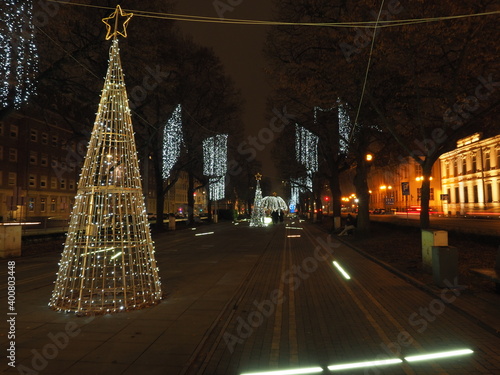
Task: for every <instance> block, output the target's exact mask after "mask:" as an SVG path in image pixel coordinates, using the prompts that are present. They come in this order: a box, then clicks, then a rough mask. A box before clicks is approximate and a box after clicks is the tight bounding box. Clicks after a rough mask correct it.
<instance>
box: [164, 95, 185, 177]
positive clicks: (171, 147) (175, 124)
mask: <svg viewBox="0 0 500 375" xmlns="http://www.w3.org/2000/svg"><path fill="white" fill-rule="evenodd" d="M181 145H182V107H181V105H180V104H179V105H178V106H177V107H176V108H175V110H174V112H173V113H172V116H170V118H169V119H168V121H167V124H166V125H165V128H164V130H163V178H164V179H165V180H166V179H167V178H169V177H170V173H171V172H172V168H173V167H174V165H175V163H177V160H178V159H179V156H180V154H181Z"/></svg>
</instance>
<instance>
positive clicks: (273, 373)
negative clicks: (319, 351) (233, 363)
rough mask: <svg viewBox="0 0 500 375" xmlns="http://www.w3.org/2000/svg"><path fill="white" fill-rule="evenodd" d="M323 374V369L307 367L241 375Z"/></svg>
mask: <svg viewBox="0 0 500 375" xmlns="http://www.w3.org/2000/svg"><path fill="white" fill-rule="evenodd" d="M320 372H323V369H322V368H321V367H306V368H298V369H290V370H278V371H264V372H246V373H244V374H241V375H301V374H317V373H320Z"/></svg>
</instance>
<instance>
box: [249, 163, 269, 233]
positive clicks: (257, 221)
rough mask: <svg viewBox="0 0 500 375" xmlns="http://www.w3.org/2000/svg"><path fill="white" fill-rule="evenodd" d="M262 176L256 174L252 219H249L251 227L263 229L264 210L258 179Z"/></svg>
mask: <svg viewBox="0 0 500 375" xmlns="http://www.w3.org/2000/svg"><path fill="white" fill-rule="evenodd" d="M261 178H262V175H261V174H260V173H257V174H256V175H255V180H256V181H257V183H256V187H255V199H254V201H253V210H252V218H251V219H250V226H251V227H265V226H266V224H265V223H264V217H265V215H264V208H263V207H262V190H261V188H260V179H261Z"/></svg>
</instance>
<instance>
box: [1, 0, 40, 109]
mask: <svg viewBox="0 0 500 375" xmlns="http://www.w3.org/2000/svg"><path fill="white" fill-rule="evenodd" d="M3 8H4V9H3V10H2V15H0V24H1V25H2V28H1V29H0V55H1V56H0V72H1V75H2V77H3V82H1V87H0V105H1V106H2V107H6V106H7V105H9V104H10V102H12V103H13V105H14V107H15V108H19V107H20V106H21V105H22V104H23V103H25V102H27V101H28V99H29V97H30V96H31V95H33V94H34V93H35V74H36V72H37V71H38V52H37V48H36V44H35V38H34V26H33V1H31V0H28V1H26V0H5V1H4V6H3Z"/></svg>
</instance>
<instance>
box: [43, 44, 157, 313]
mask: <svg viewBox="0 0 500 375" xmlns="http://www.w3.org/2000/svg"><path fill="white" fill-rule="evenodd" d="M160 300H161V285H160V278H159V276H158V267H157V265H156V260H155V257H154V246H153V241H152V240H151V233H150V229H149V224H148V220H147V214H146V209H145V205H144V197H143V195H142V184H141V177H140V172H139V163H138V157H137V150H136V146H135V140H134V135H133V128H132V121H131V116H130V109H129V106H128V99H127V93H126V88H125V82H124V79H123V71H122V67H121V61H120V55H119V48H118V39H116V37H115V39H114V40H113V42H112V45H111V48H110V54H109V66H108V72H107V75H106V80H105V83H104V88H103V90H102V94H101V101H100V104H99V110H98V113H97V117H96V120H95V123H94V128H93V130H92V135H91V138H90V143H89V146H88V150H87V155H86V156H85V161H84V165H83V168H82V172H81V175H80V180H79V183H78V191H77V196H76V197H75V205H74V207H73V212H72V213H71V217H70V225H69V230H68V235H67V238H66V243H65V245H64V250H63V254H62V258H61V262H60V263H59V271H58V273H57V279H56V282H55V287H54V291H53V293H52V298H51V300H50V302H49V306H51V308H53V309H55V310H60V311H66V312H70V311H72V312H76V313H77V314H79V315H87V314H96V313H102V314H106V313H112V312H120V311H127V310H134V309H140V308H144V307H147V306H151V305H154V304H156V303H158V302H159V301H160Z"/></svg>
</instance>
